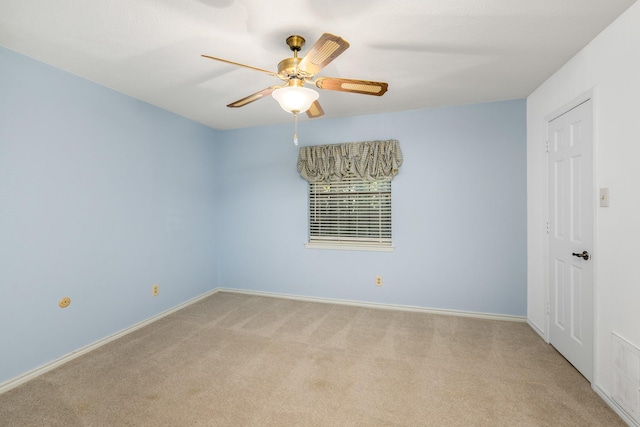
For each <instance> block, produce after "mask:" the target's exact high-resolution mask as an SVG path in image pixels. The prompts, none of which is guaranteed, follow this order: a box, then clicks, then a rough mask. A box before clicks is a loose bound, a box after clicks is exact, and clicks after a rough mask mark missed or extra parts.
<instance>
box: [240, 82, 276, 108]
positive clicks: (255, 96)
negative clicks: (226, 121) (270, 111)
mask: <svg viewBox="0 0 640 427" xmlns="http://www.w3.org/2000/svg"><path fill="white" fill-rule="evenodd" d="M281 87H282V86H270V87H268V88H266V89H262V90H261V91H259V92H256V93H254V94H252V95H249V96H246V97H244V98H242V99H239V100H237V101H236V102H232V103H231V104H229V105H227V107H229V108H238V107H244V106H245V105H247V104H250V103H252V102H253V101H257V100H258V99H260V98H264V97H265V96H269V95H271V93H272V92H273V91H274V90H276V89H279V88H281Z"/></svg>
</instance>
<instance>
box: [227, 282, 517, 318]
mask: <svg viewBox="0 0 640 427" xmlns="http://www.w3.org/2000/svg"><path fill="white" fill-rule="evenodd" d="M217 290H218V291H219V292H228V293H236V294H247V295H257V296H263V297H272V298H284V299H292V300H300V301H310V302H321V303H329V304H342V305H352V306H356V307H367V308H380V309H385V310H398V311H413V312H419V313H429V314H443V315H446V316H460V317H474V318H477V319H487V320H505V321H509V322H526V321H527V318H526V317H525V316H510V315H504V314H492V313H478V312H474V311H460V310H445V309H439V308H427V307H418V306H411V305H400V304H383V303H375V302H364V301H353V300H344V299H333V298H318V297H306V296H300V295H291V294H280V293H274V292H260V291H252V290H247V289H234V288H217Z"/></svg>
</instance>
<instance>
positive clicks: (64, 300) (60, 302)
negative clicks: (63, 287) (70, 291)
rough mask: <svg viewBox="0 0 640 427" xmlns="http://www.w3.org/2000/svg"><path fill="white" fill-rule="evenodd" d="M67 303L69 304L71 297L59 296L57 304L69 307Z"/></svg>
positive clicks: (61, 306)
mask: <svg viewBox="0 0 640 427" xmlns="http://www.w3.org/2000/svg"><path fill="white" fill-rule="evenodd" d="M69 304H71V298H69V297H64V298H61V299H60V301H58V306H59V307H60V308H67V307H69Z"/></svg>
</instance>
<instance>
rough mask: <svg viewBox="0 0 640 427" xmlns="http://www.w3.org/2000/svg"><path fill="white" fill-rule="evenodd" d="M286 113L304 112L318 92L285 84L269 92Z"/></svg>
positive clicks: (316, 97)
mask: <svg viewBox="0 0 640 427" xmlns="http://www.w3.org/2000/svg"><path fill="white" fill-rule="evenodd" d="M271 96H273V97H274V98H275V100H276V101H278V104H280V107H282V109H283V110H284V111H286V112H287V113H293V112H297V113H304V112H305V111H307V110H308V109H309V107H311V104H313V103H314V102H315V101H316V100H317V99H318V97H319V96H320V95H319V94H318V92H316V91H315V90H313V89H309V88H306V87H302V86H287V87H283V88H280V89H276V90H274V91H273V93H272V94H271Z"/></svg>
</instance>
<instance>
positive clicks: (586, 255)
mask: <svg viewBox="0 0 640 427" xmlns="http://www.w3.org/2000/svg"><path fill="white" fill-rule="evenodd" d="M571 255H573V256H577V257H578V258H582V259H584V260H585V261H586V260H588V259H589V252H587V251H583V252H582V253H581V254H577V253H575V252H574V253H572V254H571Z"/></svg>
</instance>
